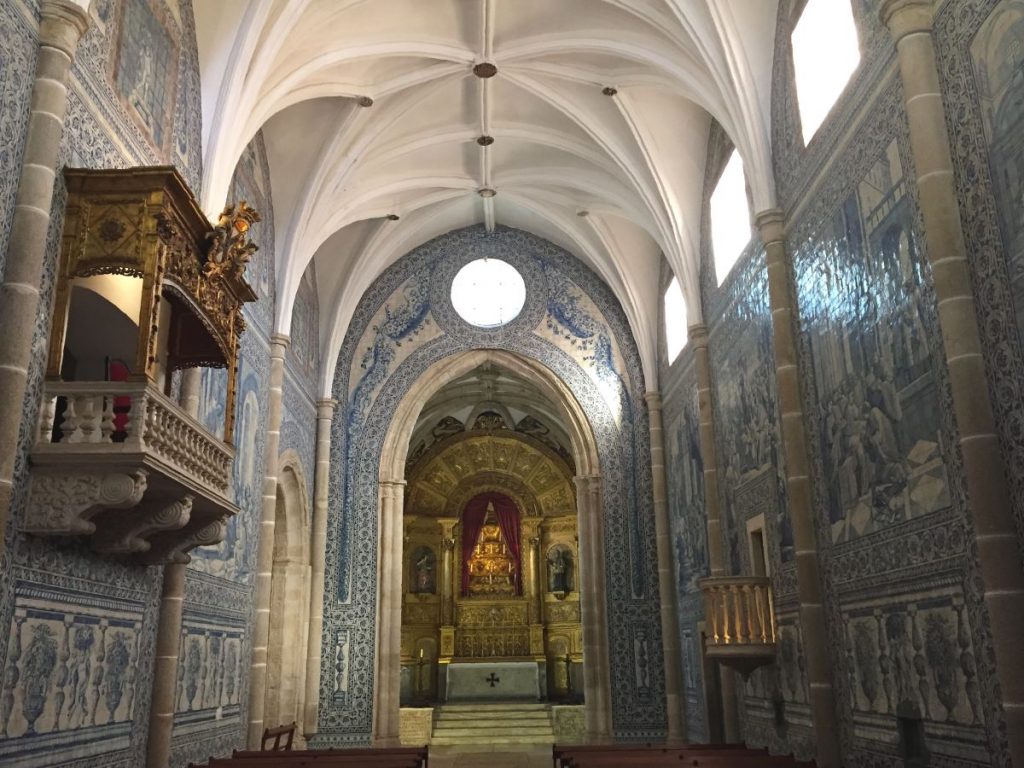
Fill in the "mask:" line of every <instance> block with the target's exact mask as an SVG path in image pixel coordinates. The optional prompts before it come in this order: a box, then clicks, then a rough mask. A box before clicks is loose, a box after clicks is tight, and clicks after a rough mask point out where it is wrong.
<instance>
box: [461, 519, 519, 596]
mask: <svg viewBox="0 0 1024 768" xmlns="http://www.w3.org/2000/svg"><path fill="white" fill-rule="evenodd" d="M468 569H469V593H470V595H473V596H484V595H486V596H488V597H511V596H514V595H515V594H516V588H515V572H516V565H515V560H514V558H513V557H512V555H511V553H510V552H509V550H508V546H507V544H506V543H505V540H504V538H503V536H502V535H501V528H500V527H499V526H498V524H497V522H495V520H494V511H493V509H489V510H488V515H487V518H486V519H485V523H484V526H483V527H482V528H481V529H480V538H479V539H478V541H477V545H476V546H475V547H474V548H473V553H472V555H471V556H470V558H469V563H468Z"/></svg>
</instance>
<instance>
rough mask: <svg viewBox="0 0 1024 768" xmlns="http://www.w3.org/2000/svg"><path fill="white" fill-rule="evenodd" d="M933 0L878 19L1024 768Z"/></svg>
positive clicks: (1011, 569)
mask: <svg viewBox="0 0 1024 768" xmlns="http://www.w3.org/2000/svg"><path fill="white" fill-rule="evenodd" d="M933 12H934V6H933V3H932V2H930V0H886V2H883V3H882V4H881V17H882V21H883V22H884V23H885V24H886V26H888V27H889V30H890V31H891V32H892V35H893V38H895V41H896V51H897V54H898V57H899V65H900V75H901V77H902V80H903V97H904V99H905V101H906V113H907V123H908V125H909V127H910V147H911V151H912V152H913V156H914V168H915V171H916V173H917V188H918V196H919V200H920V206H921V218H922V219H923V221H924V234H925V243H926V249H925V250H926V253H927V254H928V261H929V262H930V263H931V268H932V275H933V279H934V284H935V298H936V299H937V301H938V315H939V326H940V328H941V329H942V343H943V348H944V350H945V355H946V365H947V367H948V369H949V383H950V389H951V391H952V392H951V393H952V396H953V412H954V414H955V415H956V423H957V428H958V429H959V433H960V452H961V455H962V456H963V472H964V474H963V482H964V490H965V491H966V496H967V499H968V500H969V501H968V507H969V509H970V514H971V517H972V518H973V522H974V529H975V541H976V543H977V547H978V563H979V566H980V570H981V579H982V582H983V584H984V590H985V596H984V600H985V607H986V608H987V609H988V616H989V625H990V627H991V630H992V644H993V647H994V650H995V663H996V670H997V672H998V675H999V687H1000V693H1001V694H1002V707H1003V717H1004V719H1005V721H1006V738H1007V741H1008V743H1009V748H1010V757H1011V760H1012V762H1013V763H1014V764H1015V765H1024V674H1021V672H1020V668H1019V667H1018V664H1019V656H1020V643H1021V638H1022V637H1024V570H1022V567H1021V559H1020V550H1019V547H1018V541H1017V530H1016V526H1015V524H1014V520H1013V505H1012V503H1011V500H1010V492H1009V487H1008V485H1007V482H1006V472H1007V468H1006V466H1005V464H1004V461H1003V456H1002V451H1001V449H1000V446H999V437H998V434H997V431H996V427H995V419H994V417H993V414H992V403H991V400H990V395H989V387H988V380H987V375H986V372H985V360H984V356H983V354H982V348H981V338H980V334H979V332H978V321H977V309H976V308H975V302H974V294H973V291H972V287H971V271H970V267H969V265H968V262H967V258H968V256H967V248H966V245H965V243H964V235H963V228H962V224H961V221H960V208H959V205H958V202H957V197H956V187H955V184H954V178H953V163H952V159H951V154H950V148H949V136H948V135H947V133H946V119H945V118H946V116H945V109H944V107H943V104H942V94H941V93H940V85H939V74H938V69H937V66H936V63H935V41H934V39H933V37H932V22H933V17H932V16H933Z"/></svg>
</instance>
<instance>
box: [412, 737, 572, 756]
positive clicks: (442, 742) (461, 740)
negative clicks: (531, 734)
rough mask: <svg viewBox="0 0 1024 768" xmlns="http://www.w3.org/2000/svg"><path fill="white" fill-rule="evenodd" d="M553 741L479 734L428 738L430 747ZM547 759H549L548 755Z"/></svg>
mask: <svg viewBox="0 0 1024 768" xmlns="http://www.w3.org/2000/svg"><path fill="white" fill-rule="evenodd" d="M554 743H555V740H554V738H553V737H552V738H550V739H541V738H539V737H538V738H535V739H534V738H526V739H522V738H517V737H504V736H502V737H496V738H491V739H486V740H483V739H481V738H480V737H479V736H464V737H458V738H445V737H442V738H436V739H431V740H430V745H431V746H432V747H434V746H436V747H455V746H460V745H469V746H472V745H478V744H501V745H508V746H510V747H511V746H515V745H529V744H554ZM548 759H549V760H550V757H549V758H548Z"/></svg>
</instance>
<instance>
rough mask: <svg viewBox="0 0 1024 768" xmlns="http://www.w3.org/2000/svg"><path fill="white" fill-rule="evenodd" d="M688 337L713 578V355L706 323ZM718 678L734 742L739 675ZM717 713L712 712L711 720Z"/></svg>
mask: <svg viewBox="0 0 1024 768" xmlns="http://www.w3.org/2000/svg"><path fill="white" fill-rule="evenodd" d="M689 337H690V344H691V345H692V347H693V357H694V364H695V366H696V371H697V415H698V418H699V419H700V455H701V459H702V460H703V462H704V511H705V515H706V517H707V527H708V544H707V547H708V569H709V571H710V575H711V576H713V577H721V576H728V575H729V572H728V571H729V569H728V568H727V567H726V562H725V539H724V537H723V535H722V517H721V509H722V508H721V500H720V497H719V495H718V443H717V442H716V441H717V438H716V436H715V409H714V395H713V394H712V389H711V357H710V353H709V351H708V329H707V326H704V325H691V326H690V328H689ZM718 677H719V694H720V696H721V705H722V712H721V715H722V723H721V726H722V739H723V741H725V742H726V743H730V744H731V743H735V742H737V741H739V738H740V723H739V705H738V702H737V699H736V675H735V674H734V673H733V672H732V670H730V669H728V668H727V667H724V666H722V665H718ZM709 709H710V708H709ZM717 714H718V713H716V712H713V711H709V712H708V718H709V720H710V718H712V717H714V716H716V715H717ZM712 730H714V729H712Z"/></svg>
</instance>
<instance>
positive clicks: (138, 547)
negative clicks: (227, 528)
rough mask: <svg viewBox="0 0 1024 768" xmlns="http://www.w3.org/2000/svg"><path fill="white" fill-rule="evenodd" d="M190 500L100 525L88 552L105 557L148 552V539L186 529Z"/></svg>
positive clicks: (157, 504)
mask: <svg viewBox="0 0 1024 768" xmlns="http://www.w3.org/2000/svg"><path fill="white" fill-rule="evenodd" d="M192 501H193V497H192V496H190V495H186V496H184V497H182V498H181V499H177V500H175V501H172V502H170V503H169V504H165V503H163V502H152V503H148V504H143V505H141V506H140V507H139V508H138V509H136V510H133V511H132V512H130V513H125V514H123V515H120V516H119V517H118V518H117V519H116V520H113V521H111V522H110V523H108V524H107V525H104V526H103V527H102V528H101V529H100V530H99V531H97V533H96V535H95V536H93V539H92V548H93V549H95V550H96V551H97V552H100V553H103V554H108V555H126V554H133V553H136V552H146V551H148V550H149V549H150V543H149V541H148V539H149V537H150V536H151V535H153V534H155V533H159V532H160V531H177V530H180V529H181V528H184V527H185V526H186V525H188V521H189V518H190V517H191V516H192Z"/></svg>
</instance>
